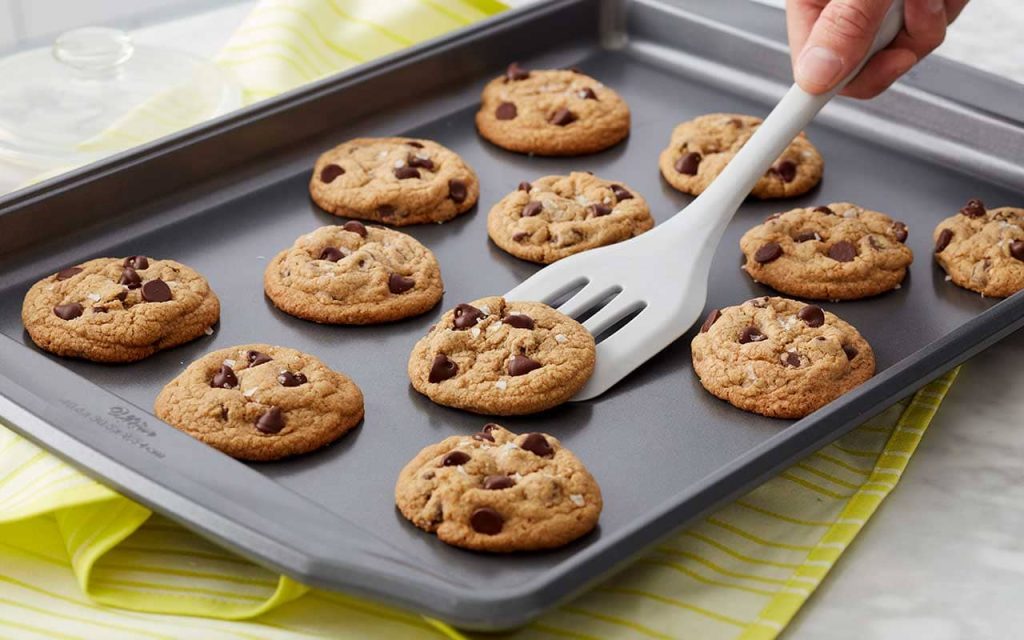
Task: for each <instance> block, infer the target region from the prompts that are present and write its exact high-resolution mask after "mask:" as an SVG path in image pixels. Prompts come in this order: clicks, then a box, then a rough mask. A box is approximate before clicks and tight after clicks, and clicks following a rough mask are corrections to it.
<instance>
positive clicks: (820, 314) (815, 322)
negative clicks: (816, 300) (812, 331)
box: [796, 304, 825, 327]
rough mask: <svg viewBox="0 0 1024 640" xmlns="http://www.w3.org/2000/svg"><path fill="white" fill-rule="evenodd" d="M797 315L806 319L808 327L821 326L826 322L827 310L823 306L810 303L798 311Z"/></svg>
mask: <svg viewBox="0 0 1024 640" xmlns="http://www.w3.org/2000/svg"><path fill="white" fill-rule="evenodd" d="M796 317H798V318H800V319H801V320H803V321H804V324H806V325H807V326H808V327H820V326H821V325H823V324H825V311H824V310H823V309H822V308H821V307H817V306H815V305H813V304H809V305H807V306H806V307H804V308H802V309H800V311H797V312H796Z"/></svg>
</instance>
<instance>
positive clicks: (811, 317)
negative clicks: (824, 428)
mask: <svg viewBox="0 0 1024 640" xmlns="http://www.w3.org/2000/svg"><path fill="white" fill-rule="evenodd" d="M690 347H691V352H692V356H693V357H692V360H693V369H694V371H696V372H697V376H698V377H699V378H700V383H701V384H702V385H703V386H704V388H705V389H707V390H708V391H709V392H711V394H712V395H715V396H717V397H719V398H721V399H722V400H725V401H726V402H728V403H730V404H731V405H733V406H735V407H738V408H740V409H743V410H745V411H751V412H753V413H759V414H761V415H765V416H770V417H773V418H802V417H804V416H806V415H807V414H809V413H811V412H813V411H816V410H817V409H819V408H821V407H823V406H825V405H826V404H828V403H829V402H831V401H833V400H835V399H836V398H838V397H839V396H841V395H843V394H844V393H846V392H847V391H850V390H851V389H853V388H855V387H857V386H858V385H860V384H862V383H863V382H864V381H866V380H867V379H868V378H870V377H871V376H873V375H874V374H875V354H874V352H873V351H872V350H871V346H870V345H869V344H868V342H867V340H865V339H864V337H863V336H861V335H860V333H859V332H858V331H857V330H856V329H855V328H853V327H852V326H851V325H849V324H848V323H846V322H844V321H843V320H841V319H840V318H839V317H838V316H836V315H834V314H832V313H829V312H828V311H825V310H823V309H822V308H821V307H818V306H815V305H809V304H804V303H802V302H797V301H796V300H788V299H786V298H769V297H763V298H754V299H753V300H748V301H746V302H744V303H743V304H741V305H737V306H735V307H727V308H725V309H722V310H718V309H714V310H712V311H711V313H710V314H708V316H707V319H706V320H705V321H704V325H703V326H702V327H701V329H700V333H698V334H697V335H696V336H695V337H694V339H693V342H692V343H691V345H690Z"/></svg>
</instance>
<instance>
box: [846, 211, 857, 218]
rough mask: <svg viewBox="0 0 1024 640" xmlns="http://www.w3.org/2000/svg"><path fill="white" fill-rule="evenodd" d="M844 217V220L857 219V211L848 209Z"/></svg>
mask: <svg viewBox="0 0 1024 640" xmlns="http://www.w3.org/2000/svg"><path fill="white" fill-rule="evenodd" d="M843 217H844V218H856V217H857V210H856V209H847V210H846V211H844V212H843Z"/></svg>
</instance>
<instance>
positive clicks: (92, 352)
mask: <svg viewBox="0 0 1024 640" xmlns="http://www.w3.org/2000/svg"><path fill="white" fill-rule="evenodd" d="M218 318H220V301H219V300H218V299H217V296H216V295H215V294H214V293H213V290H212V289H210V285H209V283H207V282H206V280H205V279H204V278H203V277H202V276H201V275H199V274H198V273H196V272H195V271H193V270H192V269H190V268H188V267H186V266H185V265H183V264H181V263H178V262H175V261H173V260H157V259H155V258H148V257H146V256H130V257H128V258H96V259H95V260H90V261H88V262H84V263H82V264H79V265H76V266H73V267H68V268H66V269H63V270H61V271H59V272H57V273H55V274H53V275H51V276H47V277H46V278H43V279H42V280H40V281H39V282H37V283H35V284H34V285H33V286H32V288H31V289H29V291H28V293H27V294H26V295H25V301H24V303H23V305H22V308H21V320H22V322H23V323H24V324H25V329H26V330H27V331H28V334H29V336H31V337H32V340H33V341H34V342H35V343H36V344H37V345H39V347H41V348H42V349H45V350H47V351H49V352H51V353H55V354H57V355H59V356H70V357H77V358H85V359H86V360H94V361H96V362H134V361H136V360H141V359H142V358H145V357H147V356H150V355H152V354H154V353H156V352H157V351H161V350H163V349H169V348H171V347H175V346H177V345H180V344H184V343H186V342H189V341H191V340H194V339H196V338H198V337H199V336H202V335H203V334H204V333H213V330H212V329H211V327H212V326H213V325H214V324H215V323H216V322H217V320H218Z"/></svg>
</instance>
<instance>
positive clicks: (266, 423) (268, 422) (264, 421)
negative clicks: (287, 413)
mask: <svg viewBox="0 0 1024 640" xmlns="http://www.w3.org/2000/svg"><path fill="white" fill-rule="evenodd" d="M281 429H284V414H283V413H281V410H280V409H278V408H277V407H271V408H270V410H269V411H267V412H266V413H264V414H263V415H261V416H260V419H259V420H257V421H256V430H257V431H261V432H263V433H277V432H279V431H280V430H281Z"/></svg>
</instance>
